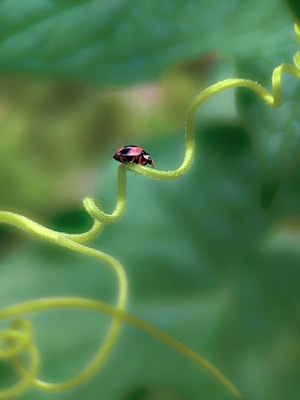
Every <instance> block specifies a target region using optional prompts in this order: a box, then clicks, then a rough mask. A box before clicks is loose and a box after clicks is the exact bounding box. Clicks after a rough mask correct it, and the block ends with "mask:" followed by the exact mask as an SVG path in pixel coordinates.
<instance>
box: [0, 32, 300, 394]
mask: <svg viewBox="0 0 300 400" xmlns="http://www.w3.org/2000/svg"><path fill="white" fill-rule="evenodd" d="M295 33H296V38H297V42H298V44H299V45H300V27H299V26H297V25H296V26H295ZM284 73H286V74H290V75H292V76H294V77H295V78H298V79H299V78H300V52H297V53H296V55H295V56H294V66H293V65H289V64H282V65H280V66H279V67H277V68H275V69H274V71H273V75H272V92H271V93H270V92H268V91H267V90H266V89H264V88H263V87H262V86H260V85H259V84H258V83H257V82H253V81H251V80H247V79H227V80H224V81H222V82H218V83H216V84H214V85H212V86H210V87H208V88H207V89H205V90H203V91H202V92H201V93H200V94H199V95H198V96H196V97H195V99H194V100H193V102H192V104H191V105H190V107H189V109H188V112H187V118H186V126H185V153H184V159H183V162H182V164H181V166H180V167H179V168H177V169H175V170H173V171H159V170H155V169H150V168H145V167H142V166H138V165H131V164H130V165H129V164H126V165H121V166H119V168H118V195H117V203H116V207H115V210H114V211H113V212H112V213H111V214H106V213H105V212H104V211H103V210H102V208H101V206H100V205H99V204H98V203H97V202H96V200H95V199H93V198H86V199H85V200H84V207H85V209H86V211H87V213H88V214H89V215H90V216H91V217H92V218H93V220H94V223H93V226H92V228H91V229H90V230H89V231H87V232H84V233H80V234H68V233H66V232H57V231H54V230H51V229H48V228H46V227H44V226H42V225H40V224H38V223H36V222H34V221H32V220H30V219H28V218H26V217H24V216H22V215H18V214H14V213H11V212H5V211H0V223H3V224H8V225H12V226H14V227H16V228H18V229H21V230H23V231H24V232H26V233H28V234H32V235H34V236H36V237H37V238H38V239H41V240H44V241H47V242H49V243H52V244H55V245H58V246H61V247H65V248H67V249H69V250H71V251H74V252H77V253H81V254H84V255H86V256H89V257H94V258H96V259H98V260H100V261H102V262H104V263H106V264H108V265H109V266H110V267H111V268H112V269H113V270H114V272H115V274H116V277H117V281H118V287H119V291H118V297H117V301H116V305H115V306H112V305H109V304H105V303H102V302H99V301H94V300H89V299H85V298H77V297H59V298H46V299H37V300H32V301H29V302H26V303H20V304H16V305H13V306H10V307H7V308H5V309H2V310H0V321H4V320H9V319H13V318H20V317H21V316H23V315H25V314H29V313H32V312H37V311H45V310H49V309H63V308H78V309H85V310H90V311H94V312H95V311H96V312H99V313H103V314H106V315H110V316H111V317H112V323H111V326H110V328H109V330H108V332H107V335H106V337H105V339H104V341H103V342H102V344H101V346H100V348H99V350H98V351H97V353H96V354H95V356H94V358H93V360H92V361H91V362H90V363H89V364H88V366H87V367H86V368H85V369H84V370H83V371H82V372H81V373H79V374H78V375H77V376H75V377H73V378H71V379H69V380H67V381H65V382H59V383H48V382H45V381H42V380H40V379H39V378H38V375H39V369H40V357H39V352H38V350H37V348H36V346H35V344H34V340H33V329H32V327H31V325H30V323H29V322H27V321H25V320H23V319H15V320H13V321H12V323H11V326H10V328H9V329H5V330H2V331H1V332H0V360H5V361H7V362H10V363H11V364H12V365H13V366H14V368H15V370H16V372H17V373H18V374H19V376H20V381H19V382H18V383H16V384H15V385H14V386H12V387H10V388H5V389H0V399H2V400H4V399H15V398H17V397H19V396H21V395H22V394H23V393H24V392H26V391H28V390H30V388H37V389H40V390H44V391H48V392H53V391H62V390H66V389H71V388H74V387H76V386H78V385H80V384H82V383H83V382H85V381H87V380H88V379H90V378H91V377H92V376H93V375H94V374H95V373H96V372H97V371H98V370H99V369H100V368H101V367H102V365H103V363H104V362H105V360H106V359H107V357H108V356H109V354H110V352H111V350H112V348H113V347H114V345H115V343H116V340H117V338H118V336H119V333H120V329H121V326H122V324H123V323H124V322H126V323H129V324H131V325H133V326H135V327H136V328H138V329H140V330H141V331H144V332H146V333H148V334H149V335H151V336H152V337H154V338H155V339H157V340H159V341H161V342H162V343H164V344H166V345H167V346H169V347H171V348H173V349H175V350H176V351H178V352H179V353H181V354H183V355H184V356H185V357H187V358H189V359H191V360H193V361H195V362H196V363H197V364H198V365H200V366H202V367H203V368H204V369H206V370H207V371H208V372H209V373H210V374H211V375H212V376H214V377H215V378H216V379H217V380H218V381H219V382H220V383H221V384H223V385H224V386H225V387H226V388H227V389H228V390H229V391H230V392H231V393H232V394H233V395H235V396H236V397H241V394H240V392H239V391H238V390H237V388H236V387H235V386H234V385H233V384H232V383H231V382H230V381H229V380H228V379H227V378H226V377H225V376H224V375H223V374H222V373H221V372H220V371H219V370H218V369H216V367H214V366H213V365H212V364H211V363H209V362H208V361H207V360H205V359H204V358H203V357H201V356H200V355H199V354H197V353H195V352H194V351H193V350H191V349H190V348H188V347H187V346H185V345H184V344H182V343H180V342H178V341H177V340H176V339H174V338H172V337H171V336H169V335H167V334H165V333H163V332H162V331H160V330H159V329H157V328H155V327H154V326H152V325H150V324H148V323H147V322H144V321H142V320H140V319H139V318H136V317H135V316H133V315H131V314H129V313H128V312H127V311H126V307H127V297H128V286H127V277H126V273H125V271H124V269H123V267H122V265H121V264H120V263H119V262H118V261H117V260H116V259H114V258H113V257H111V256H110V255H108V254H105V253H103V252H101V251H99V250H96V249H93V248H91V247H88V246H87V243H89V242H91V241H92V240H94V239H95V238H96V237H97V236H98V235H99V234H100V233H101V231H102V230H103V228H104V227H105V225H107V224H112V223H114V222H117V221H118V220H119V219H120V218H121V217H122V215H123V214H124V211H125V207H126V173H127V171H131V172H134V173H138V174H141V175H145V176H148V177H149V178H154V179H163V180H171V179H175V178H178V177H180V176H182V175H184V174H185V173H186V172H187V171H188V170H189V168H190V167H191V165H192V163H193V159H194V155H195V138H194V136H195V135H194V125H195V117H196V112H197V110H198V108H199V107H200V106H201V105H202V104H203V103H204V102H205V101H206V100H208V99H209V98H211V97H212V96H214V95H216V94H218V93H220V92H223V91H225V90H227V89H232V88H240V87H241V88H246V89H249V90H251V91H252V92H254V93H256V94H257V95H258V96H259V97H260V98H261V99H262V100H263V101H264V102H265V103H266V104H267V105H268V106H270V107H272V108H274V109H275V108H277V107H279V106H280V105H281V103H282V76H283V74H284ZM24 355H27V357H26V365H24V357H23V356H24Z"/></svg>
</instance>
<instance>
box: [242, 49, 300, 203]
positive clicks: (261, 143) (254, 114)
mask: <svg viewBox="0 0 300 400" xmlns="http://www.w3.org/2000/svg"><path fill="white" fill-rule="evenodd" d="M277 58H278V53H277V50H276V49H272V50H271V51H270V52H269V53H268V55H266V57H265V58H264V59H263V60H262V59H260V60H257V59H251V60H250V59H249V58H245V59H241V60H239V62H238V66H239V67H238V69H239V74H240V75H241V76H247V77H248V76H249V78H251V79H254V80H257V81H258V82H259V83H261V84H262V85H263V86H264V87H266V88H267V89H268V90H270V91H271V73H270V72H271V71H269V70H270V66H272V69H274V68H275V67H276V66H277V65H278V64H277ZM284 61H286V62H289V61H290V60H288V59H287V58H286V57H284V58H282V60H281V62H284ZM249 71H252V73H251V75H250V74H249ZM254 76H255V77H254ZM282 91H283V104H282V105H281V107H280V108H278V109H276V110H273V109H271V108H270V107H268V106H267V105H266V104H265V103H264V102H263V101H262V100H261V99H259V98H258V97H257V96H256V95H254V94H253V93H251V92H250V91H248V90H244V89H242V90H238V91H237V100H238V110H239V115H240V117H241V118H242V120H243V122H244V124H245V126H246V128H247V130H248V131H249V134H250V136H251V139H252V142H253V146H254V151H255V154H256V159H257V162H258V166H259V169H260V172H261V177H262V201H263V204H264V206H265V208H266V209H268V208H269V207H270V205H271V204H272V201H273V199H274V196H275V195H276V193H277V191H278V189H279V187H280V185H281V184H282V182H283V181H284V179H285V178H286V176H287V174H288V173H289V172H290V170H291V169H292V168H294V167H295V165H296V164H297V163H298V159H299V155H300V141H299V138H300V134H299V132H300V124H299V113H300V108H299V101H298V99H299V96H300V85H299V83H298V81H297V80H296V79H295V78H294V77H291V76H289V75H287V74H285V75H284V76H283V80H282Z"/></svg>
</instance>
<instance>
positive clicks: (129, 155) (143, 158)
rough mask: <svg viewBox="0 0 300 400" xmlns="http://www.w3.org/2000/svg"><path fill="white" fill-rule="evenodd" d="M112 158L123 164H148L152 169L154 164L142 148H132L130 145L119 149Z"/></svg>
mask: <svg viewBox="0 0 300 400" xmlns="http://www.w3.org/2000/svg"><path fill="white" fill-rule="evenodd" d="M113 158H114V159H115V160H117V161H119V162H120V163H123V164H125V163H132V164H139V165H147V164H150V165H151V166H152V167H153V168H154V162H153V160H152V157H151V156H150V154H148V153H147V152H146V151H145V150H144V149H143V148H142V147H139V146H134V145H132V144H129V145H126V146H122V147H120V148H119V149H118V150H117V151H116V153H115V154H114V156H113Z"/></svg>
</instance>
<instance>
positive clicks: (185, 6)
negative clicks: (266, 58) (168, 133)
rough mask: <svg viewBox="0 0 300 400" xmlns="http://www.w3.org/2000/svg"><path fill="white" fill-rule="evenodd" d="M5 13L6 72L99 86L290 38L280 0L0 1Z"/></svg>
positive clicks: (1, 46) (1, 67)
mask: <svg viewBox="0 0 300 400" xmlns="http://www.w3.org/2000/svg"><path fill="white" fill-rule="evenodd" d="M258 9H259V12H258ZM0 16H1V22H2V23H1V36H0V39H1V40H0V54H1V59H0V71H2V73H3V72H12V71H13V72H26V73H28V74H31V75H33V74H34V75H36V74H38V75H39V76H45V75H48V76H49V75H51V76H59V77H60V78H64V79H79V80H83V81H86V82H90V83H92V84H96V85H99V86H101V87H103V86H111V85H120V84H122V85H124V84H125V85H127V84H133V83H136V82H139V81H141V80H152V79H154V78H157V76H158V75H159V74H161V73H162V72H163V71H164V69H165V68H166V67H168V66H171V65H172V64H173V63H175V62H178V61H181V60H184V59H187V58H191V57H197V56H199V55H201V54H202V53H203V52H207V51H221V52H222V53H225V54H227V55H230V56H236V55H238V54H240V53H241V52H242V53H245V52H246V53H247V54H255V55H256V54H259V53H261V54H262V53H263V52H264V50H265V46H266V43H267V45H268V44H269V43H268V41H269V40H272V42H273V45H274V46H277V45H278V43H283V42H286V41H287V40H289V39H292V32H291V30H289V29H288V15H287V13H286V12H284V7H283V4H282V2H281V1H279V0H277V1H276V6H274V0H264V2H261V1H259V0H256V1H247V2H245V1H244V0H230V1H228V0H227V1H226V2H224V1H220V0H219V1H213V2H207V1H205V0H201V1H199V0H189V1H182V0H175V1H174V0H172V1H171V0H164V1H162V2H155V1H152V0H142V1H131V0H125V1H124V0H114V1H111V0H101V1H99V0H88V1H83V0H75V1H71V2H70V1H66V0H64V1H61V0H55V1H54V0H53V1H48V0H39V1H36V0H35V1H26V2H25V1H23V2H21V3H20V2H19V1H18V0H2V1H1V2H0ZM249 31H250V34H248V32H249ZM274 33H275V35H274ZM262 36H264V40H263V41H262V40H261V37H262Z"/></svg>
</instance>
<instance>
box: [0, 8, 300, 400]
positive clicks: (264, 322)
mask: <svg viewBox="0 0 300 400" xmlns="http://www.w3.org/2000/svg"><path fill="white" fill-rule="evenodd" d="M291 3H292V2H291ZM0 39H1V40H0V72H1V76H0V182H1V188H2V190H1V192H0V204H1V208H2V209H4V210H10V211H15V212H19V213H22V214H24V215H27V216H29V217H31V218H33V219H35V220H38V221H40V222H42V223H45V224H47V225H48V226H51V227H54V228H56V229H61V230H64V231H67V232H81V231H83V230H84V229H87V228H88V227H89V226H90V223H91V221H90V220H89V218H88V217H87V216H86V214H85V212H84V211H83V209H82V199H83V198H84V197H86V196H87V195H93V196H95V197H96V198H97V199H99V201H100V202H101V204H102V205H103V206H104V208H105V210H107V211H112V210H113V208H114V204H115V199H116V171H117V167H118V165H117V164H116V163H115V161H113V160H112V155H113V153H114V151H115V150H116V148H117V147H119V146H121V145H124V144H128V143H130V144H131V143H134V144H138V145H141V146H143V147H145V149H146V150H147V151H148V152H149V153H150V154H151V155H152V157H153V159H154V161H155V163H156V166H157V168H158V169H172V168H176V167H177V166H178V165H179V164H180V163H181V160H182V156H183V143H184V138H183V131H184V118H185V113H186V109H187V107H188V105H189V103H190V101H191V100H192V98H193V96H194V95H195V94H197V93H198V92H199V91H200V90H201V89H203V88H205V87H206V86H208V85H209V84H211V83H214V82H216V81H218V80H220V79H225V78H230V77H244V78H251V79H253V80H255V81H259V82H260V83H261V84H263V85H265V86H266V87H267V88H269V89H270V88H271V73H272V70H273V69H274V67H275V66H277V65H279V64H280V63H282V62H292V57H293V55H294V54H295V52H296V51H297V46H296V40H295V38H294V31H293V22H292V18H291V16H290V14H289V12H288V10H287V7H286V5H285V3H284V2H282V1H280V0H275V1H274V0H264V1H263V2H262V1H260V0H227V1H225V2H224V1H221V0H216V1H210V2H208V1H204V0H189V1H188V0H163V1H160V2H155V1H151V0H140V1H132V0H131V1H130V0H98V1H96V0H94V1H82V0H81V1H80V0H73V1H64V0H60V1H58V0H52V1H51V0H47V1H46V0H39V1H37V0H28V1H26V2H25V1H17V0H6V1H0ZM283 93H284V104H283V106H282V107H281V108H280V109H279V110H276V111H274V110H270V109H268V108H267V107H266V106H265V105H264V104H263V102H262V101H261V100H260V99H257V98H256V97H255V96H254V95H253V94H252V93H249V92H247V91H245V90H239V91H237V92H236V93H234V92H232V91H230V92H225V93H223V94H222V95H219V96H217V97H216V98H214V99H212V100H210V101H209V102H208V103H207V104H205V105H204V106H203V108H201V110H199V114H198V117H199V123H198V124H197V154H196V159H195V163H194V165H193V168H192V170H191V171H190V172H189V173H188V174H187V175H186V176H184V177H183V178H181V179H180V180H178V181H174V182H160V181H151V180H149V179H147V178H144V177H141V176H135V175H133V174H130V175H129V177H128V207H127V210H126V214H125V216H124V218H123V219H122V220H121V221H120V222H119V223H118V224H116V225H113V226H109V227H107V228H106V229H105V231H104V232H103V234H102V235H101V236H100V237H99V239H98V240H97V241H96V243H95V247H96V248H98V249H101V250H103V251H105V252H108V253H109V254H111V255H113V256H114V257H116V258H117V259H119V260H120V262H121V263H122V264H123V265H124V267H125V269H126V271H127V273H128V278H129V285H130V302H129V311H130V312H132V313H134V314H136V315H138V316H139V317H141V318H143V319H145V320H147V321H149V322H151V323H153V324H154V325H156V326H158V327H160V328H161V329H163V330H165V331H166V332H168V333H169V334H171V335H172V336H174V337H176V338H177V339H179V340H181V341H183V342H184V343H185V344H187V345H189V346H190V347H192V348H193V349H195V350H196V351H198V352H200V353H201V354H202V355H204V356H205V357H207V358H208V359H209V360H210V361H212V362H213V363H214V364H215V365H216V366H218V367H219V368H220V369H221V370H222V371H223V372H224V373H225V374H226V375H227V376H228V377H229V378H230V379H231V380H232V381H233V382H234V383H235V384H236V385H237V386H238V388H239V389H240V390H241V392H242V393H243V394H244V395H245V399H256V400H282V399H296V398H298V397H299V395H300V380H299V376H300V344H299V343H300V340H299V339H300V334H299V330H300V291H299V284H300V271H299V265H300V264H299V261H300V255H299V243H300V238H299V229H300V218H299V213H300V202H299V200H300V189H299V177H300V166H299V162H298V160H299V150H300V146H299V143H300V142H299V137H300V133H299V132H300V126H299V115H300V110H299V98H300V84H299V83H298V82H297V81H296V80H295V79H293V78H290V77H285V78H284V90H283ZM0 234H1V263H0V304H1V307H2V306H7V305H11V304H14V303H16V302H19V301H23V300H27V299H34V298H38V297H46V296H55V295H76V296H86V297H89V298H96V299H100V300H104V301H109V302H111V301H114V300H115V297H116V283H115V280H114V276H113V274H112V273H111V271H110V270H108V268H107V266H105V265H100V264H99V263H98V262H97V261H94V260H90V259H87V258H84V257H83V256H78V255H76V254H70V253H68V252H67V251H64V250H60V249H56V248H54V247H52V246H48V245H45V244H43V243H39V242H37V241H36V240H34V239H32V238H27V237H24V236H23V235H22V234H20V233H18V232H16V231H14V230H12V229H9V228H7V227H5V226H2V227H1V231H0ZM30 320H31V321H32V322H33V323H34V326H35V329H36V333H35V335H36V339H37V342H38V345H39V348H40V351H41V354H42V360H43V365H42V371H41V377H42V378H43V379H48V380H50V381H60V380H62V379H67V378H70V377H71V376H73V375H74V374H76V373H77V372H79V371H80V370H81V369H82V368H83V367H84V366H85V365H86V363H87V362H88V361H89V359H90V358H91V357H92V355H93V354H94V352H95V350H96V348H97V346H98V344H99V343H100V342H101V340H102V338H103V336H104V334H105V330H106V328H107V326H108V322H109V319H108V318H106V317H103V318H102V317H101V316H100V317H99V316H98V315H93V314H89V313H83V312H79V311H78V312H76V311H70V312H67V311H60V312H47V313H44V314H40V315H36V316H34V317H31V318H30ZM4 326H6V325H5V324H2V325H1V327H4ZM15 379H16V377H15V376H14V375H13V374H12V372H11V370H10V369H9V367H8V366H7V365H6V364H5V363H1V362H0V388H4V387H7V386H8V385H9V384H10V383H13V382H14V381H15ZM83 398H86V399H101V400H186V399H187V400H189V399H191V400H199V399H214V400H219V399H220V400H221V399H231V398H232V396H230V395H229V394H227V393H226V391H225V390H224V389H223V388H222V387H221V386H220V385H219V384H218V383H217V382H216V381H215V380H213V379H212V378H211V377H210V376H209V375H208V374H207V373H206V372H204V371H202V370H201V369H199V368H198V367H197V366H196V365H194V364H192V363H191V362H190V361H187V360H185V359H184V358H183V357H182V356H180V355H178V354H176V353H174V352H173V351H172V350H170V349H168V348H166V347H164V346H163V345H161V344H159V343H157V342H155V341H154V340H153V339H151V338H148V337H147V336H145V335H144V334H142V333H141V332H138V331H136V330H135V329H134V328H132V327H130V326H125V327H124V328H123V332H122V334H121V338H120V340H119V342H118V344H117V346H116V348H115V349H114V351H113V354H112V357H111V358H110V359H109V361H108V362H107V363H106V364H105V367H104V369H103V370H102V371H101V372H100V373H99V374H98V375H97V376H96V377H94V378H93V379H92V380H91V381H89V382H88V383H87V384H85V385H84V386H82V387H80V388H78V389H76V390H74V391H71V392H65V393H56V394H45V393H41V392H37V391H31V392H29V393H28V394H26V395H24V396H23V397H22V399H24V400H50V399H53V400H62V399H64V400H79V399H83Z"/></svg>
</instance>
